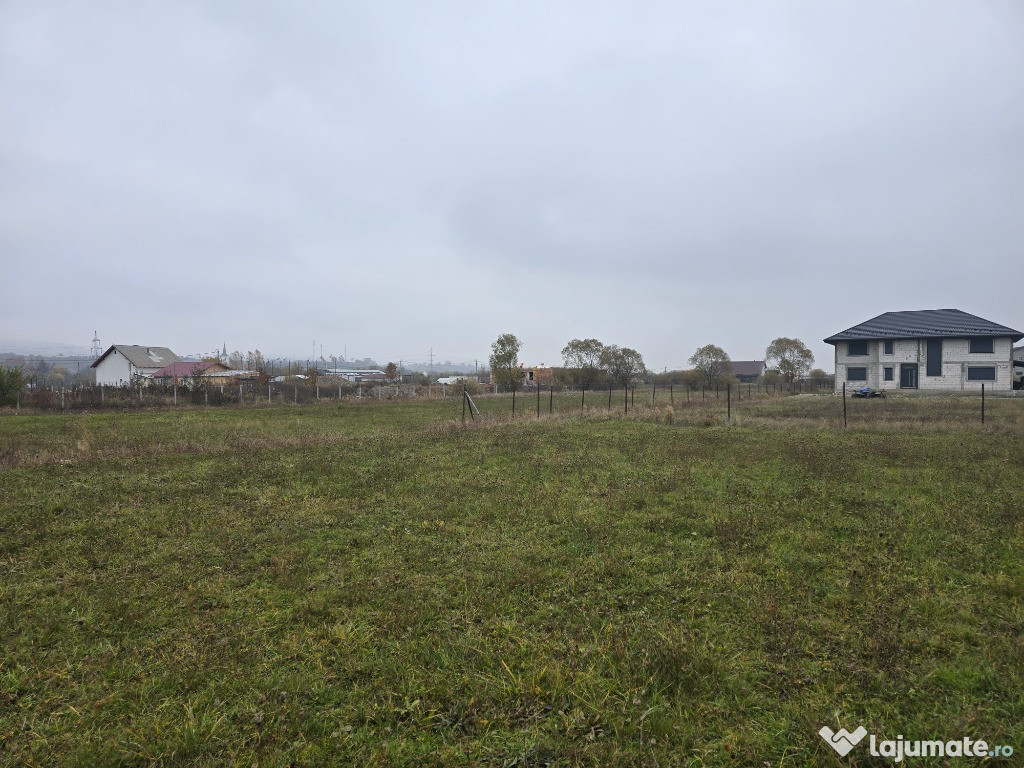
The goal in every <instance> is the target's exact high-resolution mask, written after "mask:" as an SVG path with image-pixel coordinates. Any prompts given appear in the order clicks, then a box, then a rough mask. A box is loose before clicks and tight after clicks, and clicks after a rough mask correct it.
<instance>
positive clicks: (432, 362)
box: [430, 347, 434, 373]
mask: <svg viewBox="0 0 1024 768" xmlns="http://www.w3.org/2000/svg"><path fill="white" fill-rule="evenodd" d="M430 372H431V373H433V372H434V348H433V347H431V348H430Z"/></svg>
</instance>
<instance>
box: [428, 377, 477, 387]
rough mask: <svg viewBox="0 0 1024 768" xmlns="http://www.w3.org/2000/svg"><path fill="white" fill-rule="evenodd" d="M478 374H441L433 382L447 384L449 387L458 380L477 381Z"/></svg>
mask: <svg viewBox="0 0 1024 768" xmlns="http://www.w3.org/2000/svg"><path fill="white" fill-rule="evenodd" d="M479 380H480V378H479V377H478V376H468V375H467V376H442V377H440V378H439V379H438V380H437V381H436V382H435V383H436V384H447V385H448V386H449V387H452V386H455V385H456V384H458V383H459V382H460V381H479Z"/></svg>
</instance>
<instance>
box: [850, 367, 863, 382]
mask: <svg viewBox="0 0 1024 768" xmlns="http://www.w3.org/2000/svg"><path fill="white" fill-rule="evenodd" d="M846 380H847V381H867V380H868V369H867V368H847V369H846Z"/></svg>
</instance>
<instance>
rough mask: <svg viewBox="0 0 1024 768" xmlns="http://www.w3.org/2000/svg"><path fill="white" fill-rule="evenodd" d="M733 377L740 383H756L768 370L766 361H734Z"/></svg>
mask: <svg viewBox="0 0 1024 768" xmlns="http://www.w3.org/2000/svg"><path fill="white" fill-rule="evenodd" d="M731 365H732V375H733V376H735V377H736V378H737V379H739V380H740V381H745V382H747V381H756V380H757V379H759V378H761V377H762V376H764V372H765V371H766V370H768V367H767V366H766V365H765V362H764V360H733V361H732V363H731Z"/></svg>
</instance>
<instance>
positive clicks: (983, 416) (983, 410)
mask: <svg viewBox="0 0 1024 768" xmlns="http://www.w3.org/2000/svg"><path fill="white" fill-rule="evenodd" d="M981 423H982V424H984V423H985V382H981Z"/></svg>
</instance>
